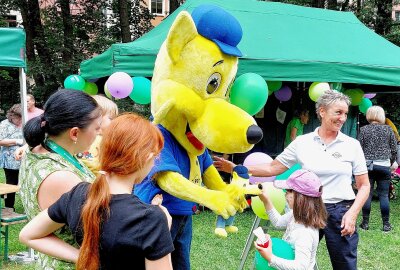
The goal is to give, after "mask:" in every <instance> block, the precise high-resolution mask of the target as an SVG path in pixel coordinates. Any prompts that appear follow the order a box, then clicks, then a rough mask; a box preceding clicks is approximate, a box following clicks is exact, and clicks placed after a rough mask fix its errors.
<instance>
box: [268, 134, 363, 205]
mask: <svg viewBox="0 0 400 270" xmlns="http://www.w3.org/2000/svg"><path fill="white" fill-rule="evenodd" d="M318 129H319V128H317V129H315V131H314V132H311V133H308V134H305V135H302V136H298V137H297V138H296V139H295V140H294V141H293V142H292V143H291V144H290V145H289V146H288V147H286V148H285V150H284V151H283V152H282V153H281V154H280V155H279V156H277V157H276V160H278V161H279V162H281V163H282V164H283V165H285V166H286V167H288V168H290V167H292V166H293V165H295V164H296V163H299V164H300V165H301V167H302V168H303V169H306V170H310V171H312V172H314V173H315V174H316V175H318V177H319V178H320V179H321V182H322V185H323V192H322V199H323V201H324V203H337V202H340V201H343V200H353V199H354V198H355V194H354V191H353V189H352V186H351V184H352V175H361V174H366V173H368V171H367V166H366V165H365V158H364V153H363V151H362V148H361V145H360V143H359V142H358V141H357V140H356V139H353V138H351V137H349V136H347V135H345V134H343V133H341V132H340V131H339V133H338V135H337V136H336V139H335V140H334V141H332V142H331V143H330V144H329V145H326V144H325V143H324V142H323V141H322V139H321V137H320V136H319V135H318Z"/></svg>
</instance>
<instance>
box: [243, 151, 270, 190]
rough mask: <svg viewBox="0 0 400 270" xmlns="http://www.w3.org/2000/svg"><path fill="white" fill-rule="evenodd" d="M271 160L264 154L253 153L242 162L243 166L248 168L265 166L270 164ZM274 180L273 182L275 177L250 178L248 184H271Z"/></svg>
mask: <svg viewBox="0 0 400 270" xmlns="http://www.w3.org/2000/svg"><path fill="white" fill-rule="evenodd" d="M272 160H273V159H272V158H271V157H270V156H268V155H267V154H265V153H261V152H254V153H251V154H250V155H248V156H247V157H246V159H245V160H244V162H243V165H244V166H249V165H260V164H267V163H271V162H272ZM274 180H275V176H271V177H255V176H250V179H249V181H250V184H256V183H263V182H273V181H274Z"/></svg>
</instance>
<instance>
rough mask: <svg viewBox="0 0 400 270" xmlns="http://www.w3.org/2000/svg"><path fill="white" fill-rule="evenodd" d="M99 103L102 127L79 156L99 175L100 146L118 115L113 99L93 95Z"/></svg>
mask: <svg viewBox="0 0 400 270" xmlns="http://www.w3.org/2000/svg"><path fill="white" fill-rule="evenodd" d="M92 97H93V98H94V99H95V100H96V102H97V104H98V105H99V106H100V109H101V112H102V120H101V129H100V132H99V134H98V135H97V136H96V139H95V140H94V142H93V143H92V145H91V146H90V148H89V149H88V151H85V152H83V153H79V154H78V155H77V156H78V158H81V160H82V162H83V163H84V164H85V165H86V166H87V167H88V168H89V169H90V170H91V171H92V172H93V173H94V174H96V175H97V173H98V170H99V169H98V167H99V146H100V142H101V140H102V137H103V133H104V130H106V128H107V127H108V126H109V125H110V123H111V120H113V119H114V118H116V117H117V116H118V107H117V104H115V103H114V102H113V101H112V100H111V99H109V98H107V97H105V96H101V95H95V96H92Z"/></svg>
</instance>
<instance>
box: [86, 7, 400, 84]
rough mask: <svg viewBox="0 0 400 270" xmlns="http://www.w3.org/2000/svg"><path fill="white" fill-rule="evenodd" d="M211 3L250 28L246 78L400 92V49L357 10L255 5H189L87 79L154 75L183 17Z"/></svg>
mask: <svg viewBox="0 0 400 270" xmlns="http://www.w3.org/2000/svg"><path fill="white" fill-rule="evenodd" d="M204 3H210V4H215V5H218V6H221V7H223V8H224V9H226V10H228V11H229V12H230V13H232V14H233V15H234V16H235V17H236V18H237V19H238V20H239V21H240V24H241V26H242V28H243V39H242V41H241V42H240V43H239V49H240V50H241V51H242V52H243V54H244V55H243V57H241V58H240V60H239V71H238V75H240V74H243V73H246V72H254V73H257V74H259V75H261V76H263V77H264V78H265V79H266V80H272V81H274V80H275V81H303V82H314V81H327V82H343V83H360V84H374V85H388V86H400V76H399V74H400V48H399V47H397V46H396V45H394V44H392V43H390V42H389V41H387V40H385V39H384V38H383V37H381V36H379V35H377V34H376V33H374V32H373V31H372V30H370V29H369V28H367V27H366V26H364V25H363V24H362V23H361V22H360V21H359V20H358V19H357V18H356V16H355V15H354V14H353V13H351V12H338V11H332V10H326V9H317V8H308V7H301V6H295V5H289V4H283V3H277V2H263V1H255V0H230V1H226V0H187V1H186V2H185V3H184V4H183V5H181V6H180V7H179V8H178V9H177V10H176V11H175V12H174V13H172V14H171V15H170V16H168V17H167V18H166V19H165V20H164V21H163V22H162V23H161V24H160V25H158V26H157V27H155V28H154V29H152V30H151V31H150V32H148V33H147V34H145V35H143V36H142V37H140V38H139V39H137V40H135V41H133V42H131V43H125V44H114V45H112V46H111V47H110V48H109V49H108V50H107V51H105V52H104V53H102V54H100V55H98V56H96V57H94V58H92V59H89V60H86V61H83V62H82V63H81V69H80V71H81V75H82V76H83V77H84V78H86V79H90V78H100V77H105V76H109V75H111V74H112V73H113V72H116V71H124V72H127V73H128V74H130V75H131V76H146V77H151V76H152V74H153V68H154V62H155V58H156V55H157V53H158V50H159V48H160V46H161V44H162V42H163V41H164V40H165V38H166V35H167V33H168V30H169V28H170V26H171V24H172V22H173V21H174V19H175V17H176V16H177V14H178V13H179V12H180V11H182V10H187V11H188V12H191V11H192V10H193V9H194V8H196V7H197V6H198V5H200V4H204Z"/></svg>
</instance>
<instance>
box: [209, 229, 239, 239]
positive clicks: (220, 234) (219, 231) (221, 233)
mask: <svg viewBox="0 0 400 270" xmlns="http://www.w3.org/2000/svg"><path fill="white" fill-rule="evenodd" d="M236 229H237V228H236ZM214 233H215V234H216V235H217V236H218V237H221V238H226V237H228V233H227V232H226V231H225V229H224V228H215V231H214Z"/></svg>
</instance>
